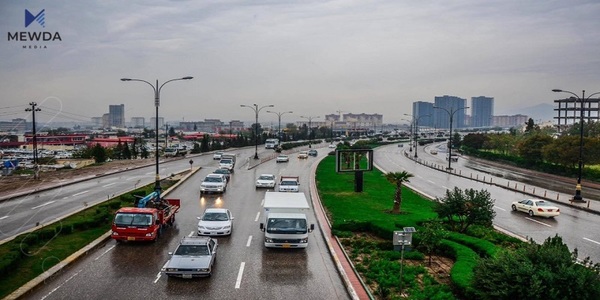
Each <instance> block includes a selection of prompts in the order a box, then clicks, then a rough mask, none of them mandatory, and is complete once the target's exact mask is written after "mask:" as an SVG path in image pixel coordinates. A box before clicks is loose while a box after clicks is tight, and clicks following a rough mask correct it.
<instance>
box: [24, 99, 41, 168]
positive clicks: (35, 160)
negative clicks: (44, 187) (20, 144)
mask: <svg viewBox="0 0 600 300" xmlns="http://www.w3.org/2000/svg"><path fill="white" fill-rule="evenodd" d="M29 105H31V108H26V109H25V111H30V112H31V119H32V120H31V122H32V123H33V124H32V125H33V127H32V131H33V179H39V177H40V175H39V174H40V171H39V165H38V153H37V134H36V131H35V112H36V111H41V109H40V108H36V106H37V103H35V102H29Z"/></svg>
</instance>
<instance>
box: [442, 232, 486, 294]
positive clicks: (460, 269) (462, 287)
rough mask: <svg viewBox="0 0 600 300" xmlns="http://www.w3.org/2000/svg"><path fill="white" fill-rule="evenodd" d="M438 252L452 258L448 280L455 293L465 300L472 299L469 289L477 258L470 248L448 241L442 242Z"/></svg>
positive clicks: (471, 292) (470, 289)
mask: <svg viewBox="0 0 600 300" xmlns="http://www.w3.org/2000/svg"><path fill="white" fill-rule="evenodd" d="M440 250H441V251H443V252H444V253H445V254H446V255H448V256H450V257H452V258H454V261H455V262H454V266H453V267H452V270H450V279H451V280H452V283H453V284H454V287H455V288H456V292H457V293H458V294H460V295H463V296H464V297H465V298H466V299H472V298H473V295H474V294H473V291H472V288H471V281H472V280H473V268H475V266H476V265H477V261H478V259H479V256H478V255H477V253H475V251H473V250H471V248H469V247H467V246H464V245H461V244H459V243H456V242H453V241H450V240H442V243H441V247H440Z"/></svg>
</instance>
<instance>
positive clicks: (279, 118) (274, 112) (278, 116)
mask: <svg viewBox="0 0 600 300" xmlns="http://www.w3.org/2000/svg"><path fill="white" fill-rule="evenodd" d="M267 112H268V113H271V114H276V115H277V118H278V120H279V127H278V128H277V137H278V138H279V139H281V116H283V115H285V114H291V113H294V112H293V111H284V112H276V111H270V110H267Z"/></svg>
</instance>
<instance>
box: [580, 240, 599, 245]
mask: <svg viewBox="0 0 600 300" xmlns="http://www.w3.org/2000/svg"><path fill="white" fill-rule="evenodd" d="M583 239H584V240H586V241H588V242H592V243H596V244H598V245H600V242H596V241H594V240H590V239H588V238H583Z"/></svg>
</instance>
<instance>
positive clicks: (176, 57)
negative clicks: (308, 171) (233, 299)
mask: <svg viewBox="0 0 600 300" xmlns="http://www.w3.org/2000/svg"><path fill="white" fill-rule="evenodd" d="M25 10H27V11H28V12H29V13H30V14H31V15H33V16H35V15H43V18H41V19H40V18H38V19H35V20H33V21H32V20H29V21H30V23H29V24H27V22H26V21H27V20H26V18H25ZM42 11H43V13H42ZM598 16H600V2H598V1H568V0H564V1H516V0H515V1H513V0H506V1H504V0H502V1H500V0H499V1H474V0H469V1H467V0H459V1H395V0H381V1H285V0H282V1H158V0H149V1H141V0H140V1H114V0H107V1H64V0H57V1H50V2H49V1H40V0H36V1H9V0H0V32H2V35H3V36H4V38H3V39H2V41H1V42H0V53H2V57H3V59H2V60H0V91H1V92H2V93H1V94H0V120H10V119H14V118H26V119H27V120H28V121H30V114H29V113H27V112H25V108H27V107H28V103H29V102H31V101H35V102H37V103H38V105H39V107H40V108H41V109H42V111H41V112H40V113H39V114H37V115H36V119H37V120H38V122H50V121H88V122H89V121H90V120H91V118H92V117H99V116H102V114H104V113H107V112H108V106H109V105H119V104H125V118H126V121H127V122H129V121H130V120H131V117H144V118H146V119H149V118H151V117H153V116H154V94H153V90H152V89H151V87H150V86H149V85H147V84H145V83H142V82H122V81H120V78H124V77H129V78H139V79H144V80H147V81H149V82H150V83H152V84H154V83H155V81H156V80H157V79H158V81H159V84H162V83H164V82H165V81H167V80H169V79H173V78H180V77H184V76H193V77H194V79H192V80H185V81H178V82H170V83H168V84H167V85H165V86H164V87H163V89H162V91H161V106H160V108H159V112H160V116H161V117H164V119H165V120H166V121H170V120H184V119H185V121H201V120H204V119H207V118H216V119H221V120H232V119H234V120H242V121H246V122H247V121H250V120H253V117H254V113H253V112H252V111H251V110H250V109H248V108H242V107H240V104H246V105H250V104H252V103H257V104H259V105H261V106H262V105H269V104H273V105H275V107H273V108H270V110H273V111H290V110H291V111H294V114H290V115H286V116H285V118H284V119H285V122H294V121H300V120H301V118H300V116H301V115H310V116H317V115H318V116H321V118H324V116H325V115H326V114H331V113H336V111H338V110H341V111H343V112H345V113H367V114H382V115H383V117H384V119H383V121H384V122H385V123H401V122H402V121H401V119H402V118H403V117H402V116H403V114H405V113H409V114H410V113H411V109H412V103H413V102H416V101H427V102H433V101H434V97H436V96H442V95H451V96H456V97H460V98H465V99H471V97H478V96H485V97H493V98H494V99H495V109H494V114H495V115H501V114H513V113H515V110H517V111H518V110H519V109H520V108H526V107H533V106H536V105H541V104H549V105H553V100H555V99H559V98H566V97H568V96H569V95H568V94H557V93H553V92H551V90H552V89H554V88H560V89H564V90H570V91H572V92H574V93H576V94H577V95H581V90H583V89H585V90H586V95H589V94H591V93H593V92H597V91H600V80H599V77H600V73H599V72H598V70H599V69H600V68H599V67H600V56H599V55H598V53H600V31H598V28H600V18H599V17H598ZM41 20H43V21H41ZM26 25H27V26H26ZM43 32H47V34H44V35H42V36H41V37H46V38H47V39H50V40H49V41H31V39H34V38H33V37H32V36H31V34H32V33H40V34H41V33H43ZM57 34H58V36H59V38H57ZM16 39H19V40H16ZM23 39H26V40H27V41H24V40H23ZM23 46H25V49H24V48H23ZM30 48H31V49H30ZM40 48H41V49H40ZM264 111H265V110H263V111H261V114H260V121H261V122H276V121H277V116H276V115H275V114H268V113H265V112H264ZM469 113H470V112H469ZM282 121H283V120H282Z"/></svg>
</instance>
